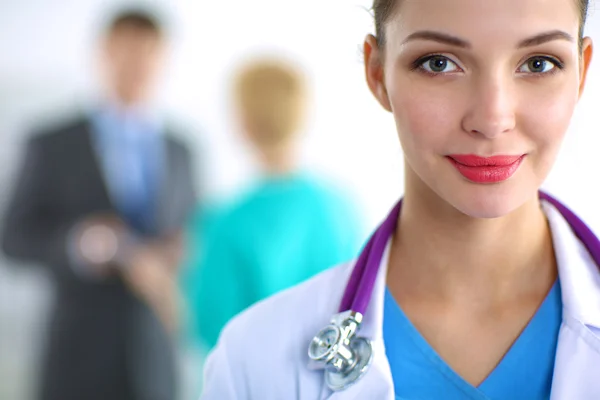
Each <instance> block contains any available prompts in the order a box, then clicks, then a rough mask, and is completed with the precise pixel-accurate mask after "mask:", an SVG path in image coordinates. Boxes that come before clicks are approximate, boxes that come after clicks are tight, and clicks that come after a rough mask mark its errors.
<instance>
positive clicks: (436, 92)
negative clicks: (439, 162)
mask: <svg viewBox="0 0 600 400" xmlns="http://www.w3.org/2000/svg"><path fill="white" fill-rule="evenodd" d="M397 88H402V89H397ZM388 94H389V97H390V102H391V105H392V111H393V113H394V118H395V121H396V126H397V130H398V134H399V137H400V141H401V143H402V147H403V148H404V152H405V153H406V156H407V157H408V158H410V157H411V153H412V152H420V153H421V152H428V153H433V154H439V153H440V152H443V151H444V149H447V141H448V140H449V138H450V137H451V136H452V135H451V134H450V133H451V132H453V131H456V127H457V126H459V124H460V115H461V113H460V105H459V103H460V101H457V100H458V99H457V95H456V92H455V91H451V90H445V89H444V88H439V87H436V88H431V87H427V86H424V85H418V87H417V85H416V84H413V85H411V82H404V83H403V84H401V85H395V86H393V87H392V90H391V91H390V90H388Z"/></svg>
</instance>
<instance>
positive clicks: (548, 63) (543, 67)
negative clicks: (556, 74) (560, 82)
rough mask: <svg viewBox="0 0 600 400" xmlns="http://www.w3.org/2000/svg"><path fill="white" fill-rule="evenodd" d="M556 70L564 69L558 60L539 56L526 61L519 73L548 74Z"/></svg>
mask: <svg viewBox="0 0 600 400" xmlns="http://www.w3.org/2000/svg"><path fill="white" fill-rule="evenodd" d="M555 68H562V65H561V63H560V62H559V61H558V60H554V59H551V58H549V57H541V56H537V57H531V58H530V59H529V60H527V61H525V62H524V63H523V64H522V65H521V66H520V67H519V69H518V71H519V72H522V73H525V74H546V73H548V72H552V71H553V70H554V69H555Z"/></svg>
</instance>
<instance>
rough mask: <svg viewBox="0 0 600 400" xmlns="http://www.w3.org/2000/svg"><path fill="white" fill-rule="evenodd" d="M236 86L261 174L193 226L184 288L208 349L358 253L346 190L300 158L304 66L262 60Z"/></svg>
mask: <svg viewBox="0 0 600 400" xmlns="http://www.w3.org/2000/svg"><path fill="white" fill-rule="evenodd" d="M233 87H234V90H233V97H234V99H235V103H234V109H235V111H236V114H237V116H238V117H239V122H240V128H241V129H240V131H241V132H242V133H243V135H244V138H245V139H247V141H248V142H249V143H250V144H251V146H252V149H253V150H254V151H255V154H256V156H257V159H258V160H259V162H260V165H261V167H262V176H261V177H260V179H259V181H258V182H256V184H255V185H254V187H252V189H251V190H249V191H248V193H246V194H245V195H244V196H242V197H241V198H238V199H235V201H233V202H232V203H233V204H232V205H230V206H228V207H223V208H220V207H217V208H216V209H201V210H200V211H198V213H197V214H196V218H195V219H194V224H192V225H191V227H190V231H189V237H190V241H191V243H192V245H191V246H189V247H190V248H191V249H192V250H194V252H192V253H191V254H190V257H189V260H188V261H187V263H186V265H185V266H184V276H186V279H185V280H184V283H183V285H184V288H185V290H184V292H185V293H186V294H187V300H188V306H189V308H190V311H191V312H190V314H191V320H192V324H191V327H192V334H194V335H196V337H197V338H198V339H199V342H200V343H201V346H202V347H204V349H205V350H206V351H208V350H210V349H211V348H212V347H213V346H214V345H215V344H216V341H217V338H218V336H219V333H220V331H221V329H222V328H223V326H224V325H225V324H226V323H227V322H228V321H229V320H230V319H231V318H232V317H234V316H235V315H236V314H237V313H239V312H240V311H242V310H244V309H245V308H247V307H248V306H250V305H252V304H254V303H256V302H257V301H259V300H262V299H264V298H266V297H268V296H270V295H272V294H274V293H277V292H279V291H280V290H283V289H286V288H288V287H290V286H293V285H295V284H297V283H300V282H302V281H303V280H305V279H308V278H309V277H311V276H313V275H315V274H317V273H319V272H321V271H323V270H324V269H325V268H328V267H330V266H331V265H335V264H336V263H340V262H343V261H348V260H350V259H352V258H353V257H354V256H355V255H356V254H357V252H358V250H359V247H360V244H361V242H362V239H363V238H362V229H361V228H362V227H361V225H362V221H361V218H360V216H359V213H357V211H356V208H355V207H354V205H353V202H352V201H351V200H350V199H349V198H348V196H346V195H345V193H344V191H343V190H340V188H339V187H337V185H334V184H332V183H331V182H329V181H327V180H325V179H322V178H320V177H317V176H315V175H314V174H313V173H310V172H308V171H305V170H304V169H303V168H301V167H300V165H299V164H298V153H299V148H300V139H301V138H302V135H301V134H300V132H301V131H302V125H303V122H304V121H305V119H306V115H305V114H306V113H305V111H306V105H307V102H308V93H307V92H308V86H307V84H306V82H305V77H304V74H303V73H302V71H301V70H300V69H299V68H297V67H295V66H294V65H293V64H291V63H289V62H288V61H286V60H281V59H278V58H261V59H256V60H253V61H251V62H249V63H247V64H245V65H243V67H242V68H241V69H240V71H239V73H238V75H237V76H236V78H235V81H234V85H233ZM215 210H216V211H215Z"/></svg>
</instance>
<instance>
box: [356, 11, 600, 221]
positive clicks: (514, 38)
mask: <svg viewBox="0 0 600 400" xmlns="http://www.w3.org/2000/svg"><path fill="white" fill-rule="evenodd" d="M579 23H580V21H579V10H578V5H577V1H576V0H502V1H489V0H402V2H401V4H400V5H399V7H398V9H397V11H396V13H395V14H394V15H393V16H392V17H391V18H390V19H389V20H388V21H387V23H386V27H385V32H386V43H385V45H384V48H382V49H378V48H377V45H376V43H375V40H374V38H373V37H369V38H367V40H366V42H365V63H366V70H367V80H368V83H369V86H370V88H371V90H372V91H373V93H374V94H375V96H376V97H377V99H378V100H379V101H380V103H381V104H382V105H383V106H384V108H386V109H387V110H388V111H390V112H392V113H393V115H394V118H395V121H396V126H397V129H398V134H399V137H400V141H401V143H402V147H403V149H404V154H405V160H406V167H407V188H406V190H407V193H408V191H410V190H421V189H425V191H426V193H428V194H429V195H431V196H437V197H438V198H440V199H442V200H444V201H445V202H447V203H449V204H451V205H452V206H453V207H454V208H456V209H457V210H459V211H461V212H463V213H464V214H467V215H470V216H473V217H483V218H492V217H499V216H502V215H506V214H508V213H509V212H511V211H513V210H514V209H516V208H517V207H519V206H521V205H522V204H524V203H525V202H526V201H528V200H530V199H531V198H532V196H534V195H535V193H536V192H537V190H538V188H539V187H540V185H541V184H542V182H543V180H544V179H545V178H546V176H547V174H548V172H549V171H550V168H551V166H552V164H553V162H554V160H555V157H556V154H557V152H558V149H559V147H560V144H561V141H562V139H563V136H564V134H565V132H566V130H567V127H568V125H569V122H570V119H571V116H572V114H573V111H574V107H575V105H576V103H577V101H578V99H579V97H580V95H581V92H582V89H583V85H584V78H585V73H586V71H587V68H588V65H589V62H590V59H591V41H590V40H589V39H585V40H584V42H583V48H582V53H581V55H582V57H581V58H580V50H579V47H578V31H579ZM496 156H500V157H496ZM490 157H492V158H490ZM412 186H419V187H412Z"/></svg>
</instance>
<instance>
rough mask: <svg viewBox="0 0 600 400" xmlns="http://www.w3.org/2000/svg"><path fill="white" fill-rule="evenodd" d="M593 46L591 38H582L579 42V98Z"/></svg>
mask: <svg viewBox="0 0 600 400" xmlns="http://www.w3.org/2000/svg"><path fill="white" fill-rule="evenodd" d="M593 48H594V46H593V44H592V39H591V38H589V37H586V38H584V39H583V42H582V44H581V56H580V61H579V63H580V65H579V98H581V95H582V94H583V89H584V88H585V82H586V78H587V73H588V70H589V68H590V64H591V62H592V54H593Z"/></svg>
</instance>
